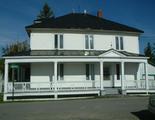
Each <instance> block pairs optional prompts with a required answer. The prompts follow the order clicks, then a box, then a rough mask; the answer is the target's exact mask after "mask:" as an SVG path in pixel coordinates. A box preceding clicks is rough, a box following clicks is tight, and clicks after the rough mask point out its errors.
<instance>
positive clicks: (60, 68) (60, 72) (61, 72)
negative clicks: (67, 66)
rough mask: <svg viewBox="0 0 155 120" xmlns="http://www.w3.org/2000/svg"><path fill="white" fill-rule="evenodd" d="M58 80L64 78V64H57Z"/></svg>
mask: <svg viewBox="0 0 155 120" xmlns="http://www.w3.org/2000/svg"><path fill="white" fill-rule="evenodd" d="M58 80H64V64H58Z"/></svg>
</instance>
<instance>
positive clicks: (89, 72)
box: [86, 64, 95, 80]
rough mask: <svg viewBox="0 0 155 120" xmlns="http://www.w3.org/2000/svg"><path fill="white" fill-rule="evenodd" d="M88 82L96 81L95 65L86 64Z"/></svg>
mask: <svg viewBox="0 0 155 120" xmlns="http://www.w3.org/2000/svg"><path fill="white" fill-rule="evenodd" d="M86 80H95V71H94V64H86Z"/></svg>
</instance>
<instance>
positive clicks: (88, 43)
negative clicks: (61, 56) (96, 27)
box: [85, 35, 94, 49]
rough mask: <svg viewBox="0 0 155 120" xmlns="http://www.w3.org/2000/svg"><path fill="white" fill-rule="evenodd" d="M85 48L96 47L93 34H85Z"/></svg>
mask: <svg viewBox="0 0 155 120" xmlns="http://www.w3.org/2000/svg"><path fill="white" fill-rule="evenodd" d="M85 49H94V36H93V35H85Z"/></svg>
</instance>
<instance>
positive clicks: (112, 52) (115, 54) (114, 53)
mask: <svg viewBox="0 0 155 120" xmlns="http://www.w3.org/2000/svg"><path fill="white" fill-rule="evenodd" d="M100 56H101V57H125V55H124V54H122V53H119V52H118V51H116V50H109V51H107V52H105V53H103V54H101V55H100Z"/></svg>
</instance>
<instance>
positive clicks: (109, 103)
mask: <svg viewBox="0 0 155 120" xmlns="http://www.w3.org/2000/svg"><path fill="white" fill-rule="evenodd" d="M147 104H148V98H147V97H123V98H99V99H83V100H63V101H42V102H14V103H2V104H0V120H155V116H154V115H153V114H151V113H149V111H147Z"/></svg>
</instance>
